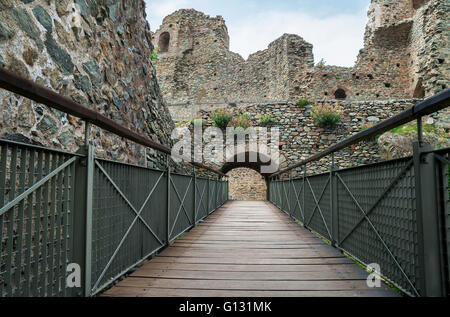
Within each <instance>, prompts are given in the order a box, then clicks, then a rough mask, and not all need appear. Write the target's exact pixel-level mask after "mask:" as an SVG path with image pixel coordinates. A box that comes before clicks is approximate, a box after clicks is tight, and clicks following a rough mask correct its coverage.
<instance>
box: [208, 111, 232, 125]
mask: <svg viewBox="0 0 450 317" xmlns="http://www.w3.org/2000/svg"><path fill="white" fill-rule="evenodd" d="M232 119H233V112H231V111H229V110H227V109H225V108H223V109H217V110H215V111H213V112H211V120H212V121H213V122H214V126H216V127H218V128H221V129H225V128H226V127H228V125H229V123H230V122H231V120H232Z"/></svg>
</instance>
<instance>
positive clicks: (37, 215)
mask: <svg viewBox="0 0 450 317" xmlns="http://www.w3.org/2000/svg"><path fill="white" fill-rule="evenodd" d="M43 160H44V158H43V153H42V151H39V152H38V163H37V175H36V182H38V181H39V180H41V179H42V177H43V176H42V172H43V168H44V166H43V165H44V163H43ZM41 204H42V187H39V188H37V189H36V205H35V211H34V249H33V292H32V296H38V295H39V257H40V254H41V253H40V239H41Z"/></svg>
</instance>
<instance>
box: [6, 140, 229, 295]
mask: <svg viewBox="0 0 450 317" xmlns="http://www.w3.org/2000/svg"><path fill="white" fill-rule="evenodd" d="M227 199H228V183H227V182H226V181H224V180H222V179H220V178H213V179H211V178H197V177H195V176H186V175H178V174H173V173H170V172H168V171H161V170H156V169H149V168H144V167H140V166H133V165H129V164H123V163H118V162H112V161H107V160H103V159H98V158H95V157H94V155H93V151H92V146H89V147H88V151H87V154H85V155H84V154H70V153H64V152H58V151H53V150H49V149H46V148H41V147H36V146H32V145H26V144H20V143H14V142H10V141H6V140H0V206H2V207H1V209H0V241H1V258H0V295H1V296H92V295H95V294H97V293H98V292H100V291H101V290H103V289H104V288H105V287H107V286H109V285H110V284H111V283H113V282H114V281H115V280H117V279H118V278H119V277H120V276H122V275H124V274H125V273H127V272H128V271H129V270H130V269H132V268H133V267H135V266H136V265H137V264H139V263H140V262H142V261H144V260H145V259H147V258H149V257H150V256H151V255H153V254H156V253H157V252H158V251H160V250H161V249H163V248H165V247H167V246H168V245H169V243H170V242H172V241H174V240H175V239H176V238H177V237H179V236H180V235H181V234H183V233H184V232H186V231H187V230H190V229H191V228H192V227H194V226H195V225H196V224H198V222H199V221H201V220H202V219H204V218H206V217H207V216H208V215H210V214H211V213H212V212H214V211H215V210H217V209H218V208H219V207H220V206H221V205H223V204H224V203H225V202H226V200H227ZM70 263H76V264H79V265H80V267H81V278H82V281H83V285H81V287H75V288H70V287H67V285H66V278H67V276H68V273H69V272H68V271H67V266H68V264H70Z"/></svg>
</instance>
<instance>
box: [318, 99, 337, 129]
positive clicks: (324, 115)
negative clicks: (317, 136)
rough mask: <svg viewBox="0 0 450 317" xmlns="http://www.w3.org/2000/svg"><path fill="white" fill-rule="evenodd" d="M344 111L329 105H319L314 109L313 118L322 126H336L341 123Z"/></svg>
mask: <svg viewBox="0 0 450 317" xmlns="http://www.w3.org/2000/svg"><path fill="white" fill-rule="evenodd" d="M341 115H342V109H341V107H340V106H339V105H338V104H337V103H336V105H334V106H333V105H330V104H329V103H325V104H318V105H315V106H313V107H312V109H311V116H312V118H313V119H314V122H315V123H316V124H318V125H322V126H334V125H336V124H337V123H338V122H339V121H341Z"/></svg>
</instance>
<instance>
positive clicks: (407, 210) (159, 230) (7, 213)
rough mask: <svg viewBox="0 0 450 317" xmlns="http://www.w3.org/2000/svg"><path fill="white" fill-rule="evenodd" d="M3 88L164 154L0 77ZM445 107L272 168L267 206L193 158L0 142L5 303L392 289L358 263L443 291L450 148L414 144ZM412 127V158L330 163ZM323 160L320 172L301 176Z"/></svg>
mask: <svg viewBox="0 0 450 317" xmlns="http://www.w3.org/2000/svg"><path fill="white" fill-rule="evenodd" d="M0 88H3V89H6V90H9V91H11V92H14V93H16V94H19V95H21V96H24V97H26V98H29V99H31V100H34V101H36V102H38V103H41V104H44V105H46V106H48V107H51V108H55V109H57V110H59V111H63V112H66V113H68V114H70V115H72V116H75V117H78V118H81V119H82V120H84V121H85V122H86V131H87V132H89V128H90V126H91V125H96V126H97V127H100V128H102V129H105V130H107V131H109V132H112V133H114V134H116V135H118V136H120V137H124V138H127V139H129V140H131V141H133V142H136V143H138V144H140V145H142V146H145V147H149V148H153V149H156V150H158V151H160V152H162V153H164V154H166V155H167V156H170V155H171V149H170V148H168V147H166V146H163V145H161V144H158V143H155V142H154V141H152V140H150V139H148V138H146V137H144V136H142V135H139V134H137V133H136V132H134V131H131V130H129V129H127V128H125V127H123V126H120V125H118V124H117V123H116V122H114V121H113V120H111V119H109V118H106V117H105V116H103V115H101V114H100V113H97V112H95V111H93V110H91V109H88V108H86V107H84V106H82V105H80V104H77V103H75V102H74V101H73V100H71V99H68V98H66V97H64V96H61V95H58V94H56V93H55V92H53V91H51V90H49V89H47V88H45V87H42V86H39V85H37V84H36V83H34V82H31V81H28V80H26V79H24V78H22V77H20V76H18V75H16V74H13V73H11V72H9V71H7V70H5V69H3V68H0ZM449 105H450V90H447V91H445V92H443V93H441V94H439V95H436V96H434V97H432V98H429V99H427V100H425V101H423V102H420V103H418V104H417V105H415V106H414V107H412V108H410V109H408V110H406V111H404V112H402V113H400V114H398V115H396V116H394V117H392V118H390V119H389V120H387V121H383V122H381V123H379V124H378V125H376V126H374V127H371V128H369V129H367V130H365V131H363V132H360V133H357V134H355V135H353V136H351V137H350V138H348V139H346V140H344V141H342V142H340V143H338V144H336V145H334V146H332V147H330V148H328V149H327V150H325V151H323V152H321V153H318V154H316V155H314V156H312V157H310V158H308V159H306V160H304V161H301V162H298V163H295V164H293V165H291V166H289V167H288V168H286V169H284V170H281V171H278V172H276V173H274V174H272V175H268V176H267V177H266V179H267V184H268V201H267V202H232V201H228V182H227V181H226V175H224V174H223V173H222V172H220V171H218V170H216V169H214V168H211V167H208V166H205V165H202V164H197V163H196V164H192V165H191V166H192V172H193V173H191V174H189V175H179V174H176V173H173V170H171V168H170V165H169V164H168V165H167V167H166V168H165V169H164V170H158V169H150V168H145V167H140V166H134V165H129V164H123V163H119V162H113V161H108V160H104V159H100V158H98V157H96V156H95V153H94V148H93V146H92V145H91V142H90V140H89V138H88V137H86V144H85V146H84V147H83V148H82V149H81V150H80V151H79V152H78V153H67V152H61V151H56V150H52V149H48V148H43V147H38V146H33V145H29V144H23V143H17V142H12V141H8V140H0V248H1V254H0V297H5V296H96V295H100V296H251V297H253V296H398V294H399V293H398V292H396V291H393V290H392V289H391V288H389V287H387V286H386V284H384V283H381V284H379V283H376V282H374V281H373V280H371V279H369V283H368V277H369V274H370V273H368V272H366V270H364V269H362V268H361V267H360V266H362V267H366V268H367V269H369V270H370V272H371V273H372V274H370V277H373V276H374V275H376V276H379V277H381V278H382V279H383V280H385V281H387V282H389V283H390V284H391V285H393V286H395V288H397V289H398V290H401V291H402V292H403V293H404V294H405V295H410V296H447V295H448V293H449V289H450V278H449V276H450V266H449V262H450V211H449V205H450V199H449V179H450V178H449V170H450V168H449V166H450V149H440V150H435V149H433V148H431V147H430V146H429V145H428V144H426V143H425V142H424V141H423V137H422V119H421V118H422V117H423V116H426V115H429V114H431V113H433V112H436V111H439V110H441V109H444V108H446V107H448V106H449ZM413 120H417V128H418V142H416V143H415V144H414V154H413V156H412V157H406V158H402V159H397V160H392V161H386V162H380V163H376V164H371V165H365V166H359V167H355V168H349V169H337V168H336V166H335V165H334V153H335V152H337V151H340V150H342V149H344V148H346V147H348V146H350V145H352V144H355V143H357V142H360V141H361V140H365V139H367V138H372V137H374V136H376V135H378V134H380V133H383V132H385V131H389V130H391V129H393V128H395V127H397V126H399V125H401V124H404V123H407V122H410V121H413ZM86 135H87V136H88V135H89V133H86ZM326 156H329V157H330V160H329V162H330V170H329V172H327V173H322V174H317V175H311V173H309V170H308V164H309V163H311V162H314V161H317V160H320V159H322V158H324V157H326ZM168 161H169V160H168ZM236 167H238V165H236ZM199 169H202V170H203V171H208V172H210V173H211V174H210V175H215V176H208V177H199V174H198V173H197V171H198V170H199ZM293 169H296V170H297V171H301V173H300V174H299V175H300V176H299V177H296V178H292V177H291V171H292V170H293ZM350 257H351V259H350ZM355 261H356V262H358V264H359V266H358V265H357V264H356V263H355ZM370 281H371V282H370ZM378 284H379V285H378Z"/></svg>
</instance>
